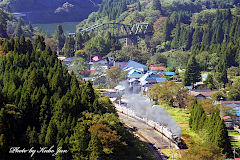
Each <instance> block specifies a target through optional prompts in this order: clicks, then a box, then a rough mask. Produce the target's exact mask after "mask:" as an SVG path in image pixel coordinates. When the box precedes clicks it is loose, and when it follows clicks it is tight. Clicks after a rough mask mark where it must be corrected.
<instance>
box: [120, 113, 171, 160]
mask: <svg viewBox="0 0 240 160" xmlns="http://www.w3.org/2000/svg"><path fill="white" fill-rule="evenodd" d="M118 115H119V118H120V120H121V121H122V122H123V123H124V124H126V125H127V126H129V127H136V128H137V132H136V133H137V134H139V135H140V137H141V136H142V138H143V137H144V138H143V139H144V140H145V141H146V142H147V143H149V142H150V143H152V145H153V146H154V147H155V148H156V150H157V152H158V153H159V155H161V152H160V151H161V149H166V148H169V145H170V143H169V140H168V139H167V138H166V137H164V136H163V135H162V134H160V133H159V132H157V131H156V130H154V129H153V128H152V127H150V126H149V125H147V124H146V123H144V122H143V121H140V120H137V119H135V118H132V117H129V116H127V115H125V114H123V113H121V112H118ZM162 159H165V158H164V157H162Z"/></svg>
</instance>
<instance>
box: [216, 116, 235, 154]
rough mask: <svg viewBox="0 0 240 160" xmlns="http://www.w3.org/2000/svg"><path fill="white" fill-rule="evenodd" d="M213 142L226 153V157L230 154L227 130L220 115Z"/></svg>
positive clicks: (230, 148) (230, 147)
mask: <svg viewBox="0 0 240 160" xmlns="http://www.w3.org/2000/svg"><path fill="white" fill-rule="evenodd" d="M215 143H216V144H217V145H218V146H219V147H220V148H222V149H223V153H224V154H227V157H230V156H232V146H231V143H230V139H229V137H228V131H227V129H226V126H225V124H224V122H223V120H221V119H220V117H218V122H217V127H216V130H215Z"/></svg>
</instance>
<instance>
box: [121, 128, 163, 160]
mask: <svg viewBox="0 0 240 160" xmlns="http://www.w3.org/2000/svg"><path fill="white" fill-rule="evenodd" d="M125 126H126V127H127V128H129V129H130V128H132V127H130V126H128V125H126V124H125ZM133 133H134V135H136V136H138V137H140V138H142V139H143V140H144V141H145V143H146V144H147V146H148V147H149V148H150V149H151V151H152V152H153V154H154V155H155V157H156V160H165V158H163V157H162V155H161V154H160V153H159V152H158V151H156V150H155V148H154V147H153V146H152V145H151V144H152V143H151V142H150V141H149V140H148V139H147V138H146V137H144V136H143V135H142V134H141V133H140V132H137V131H135V132H133Z"/></svg>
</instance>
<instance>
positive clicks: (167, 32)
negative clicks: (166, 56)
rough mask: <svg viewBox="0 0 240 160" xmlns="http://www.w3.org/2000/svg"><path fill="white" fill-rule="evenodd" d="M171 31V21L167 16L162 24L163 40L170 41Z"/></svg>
mask: <svg viewBox="0 0 240 160" xmlns="http://www.w3.org/2000/svg"><path fill="white" fill-rule="evenodd" d="M171 31H172V23H171V21H170V19H169V18H168V19H167V20H166V22H165V25H164V30H163V41H165V42H166V41H170V40H171Z"/></svg>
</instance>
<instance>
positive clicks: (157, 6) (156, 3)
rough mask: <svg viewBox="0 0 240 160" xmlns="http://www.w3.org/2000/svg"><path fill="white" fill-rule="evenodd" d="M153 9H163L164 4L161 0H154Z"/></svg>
mask: <svg viewBox="0 0 240 160" xmlns="http://www.w3.org/2000/svg"><path fill="white" fill-rule="evenodd" d="M152 9H153V10H159V11H161V10H162V6H161V3H160V0H153V1H152Z"/></svg>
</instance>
